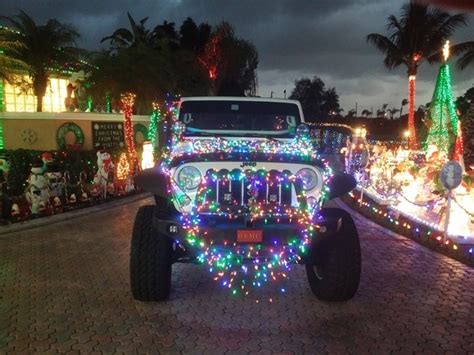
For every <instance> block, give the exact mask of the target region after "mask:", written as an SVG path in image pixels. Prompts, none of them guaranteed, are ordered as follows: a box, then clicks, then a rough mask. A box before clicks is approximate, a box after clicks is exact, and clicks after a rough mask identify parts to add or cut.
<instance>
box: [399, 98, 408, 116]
mask: <svg viewBox="0 0 474 355" xmlns="http://www.w3.org/2000/svg"><path fill="white" fill-rule="evenodd" d="M406 105H408V100H407V99H403V100H402V102H401V103H400V115H399V116H398V118H399V119H401V118H402V112H403V106H406Z"/></svg>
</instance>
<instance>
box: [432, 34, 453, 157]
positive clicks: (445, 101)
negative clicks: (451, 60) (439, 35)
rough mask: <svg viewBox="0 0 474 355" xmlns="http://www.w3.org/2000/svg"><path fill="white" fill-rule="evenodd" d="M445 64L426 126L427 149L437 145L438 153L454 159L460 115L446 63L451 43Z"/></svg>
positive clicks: (447, 50) (447, 47)
mask: <svg viewBox="0 0 474 355" xmlns="http://www.w3.org/2000/svg"><path fill="white" fill-rule="evenodd" d="M443 53H444V59H445V62H444V64H443V65H442V66H441V68H440V69H439V73H438V78H437V80H436V87H435V90H434V92H433V98H432V101H431V105H430V109H429V111H428V117H427V122H426V125H427V126H428V137H427V139H426V142H425V148H428V146H430V145H435V146H436V147H437V150H438V152H440V153H445V154H446V156H447V157H448V158H450V159H451V158H452V156H453V153H454V149H455V143H456V139H457V137H458V115H457V112H456V105H455V103H454V100H453V94H452V90H451V73H450V68H449V65H448V64H447V63H446V61H447V59H448V56H449V42H447V43H446V46H445V47H444V49H443Z"/></svg>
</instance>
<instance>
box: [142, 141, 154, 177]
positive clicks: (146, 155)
mask: <svg viewBox="0 0 474 355" xmlns="http://www.w3.org/2000/svg"><path fill="white" fill-rule="evenodd" d="M154 166H155V161H154V158H153V145H152V144H151V142H148V141H147V142H143V154H142V170H145V169H149V168H153V167H154Z"/></svg>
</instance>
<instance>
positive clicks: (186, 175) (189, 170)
mask: <svg viewBox="0 0 474 355" xmlns="http://www.w3.org/2000/svg"><path fill="white" fill-rule="evenodd" d="M201 180H202V176H201V172H200V171H199V170H198V169H197V168H195V167H194V166H185V167H184V168H182V169H181V170H180V171H179V173H178V178H177V183H178V186H179V187H181V188H182V189H183V190H194V189H196V188H197V187H198V186H199V184H200V183H201Z"/></svg>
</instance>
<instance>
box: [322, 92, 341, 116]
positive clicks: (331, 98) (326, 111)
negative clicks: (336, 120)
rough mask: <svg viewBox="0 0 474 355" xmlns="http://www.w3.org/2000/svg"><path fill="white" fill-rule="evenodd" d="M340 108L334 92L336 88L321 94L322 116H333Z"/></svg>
mask: <svg viewBox="0 0 474 355" xmlns="http://www.w3.org/2000/svg"><path fill="white" fill-rule="evenodd" d="M340 110H341V108H340V107H339V95H338V94H337V92H336V88H329V89H327V90H326V91H325V92H324V94H323V103H322V105H321V112H322V114H323V115H324V116H331V115H332V116H333V115H334V114H337V113H339V112H340Z"/></svg>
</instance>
